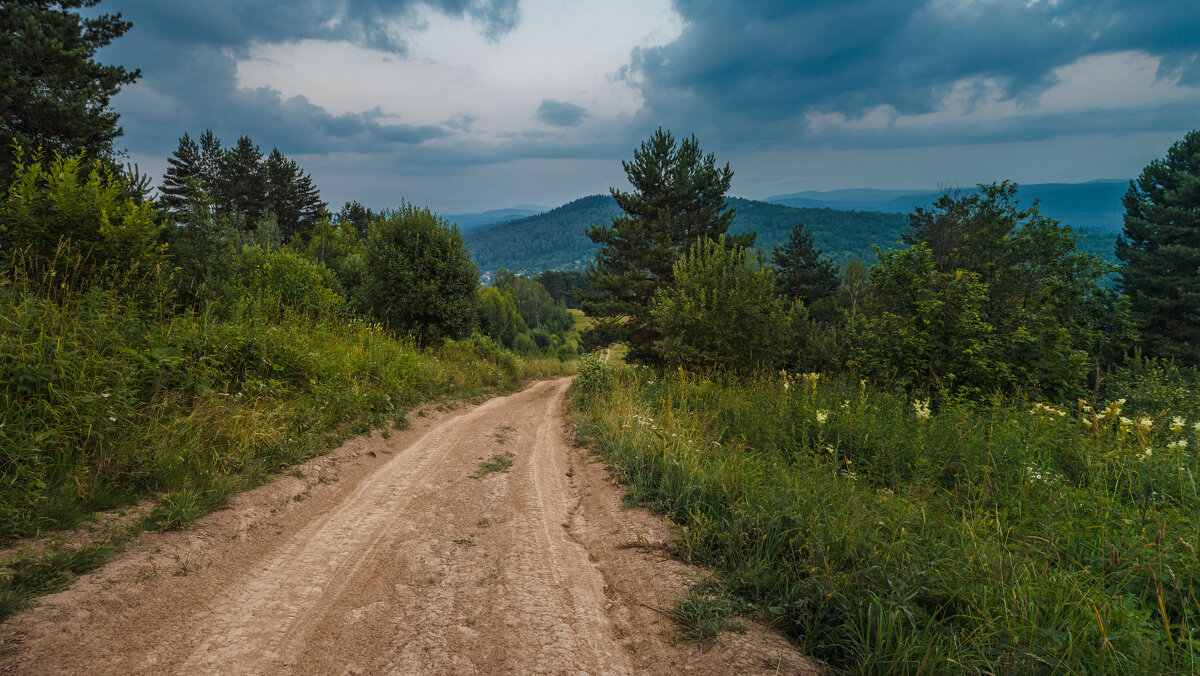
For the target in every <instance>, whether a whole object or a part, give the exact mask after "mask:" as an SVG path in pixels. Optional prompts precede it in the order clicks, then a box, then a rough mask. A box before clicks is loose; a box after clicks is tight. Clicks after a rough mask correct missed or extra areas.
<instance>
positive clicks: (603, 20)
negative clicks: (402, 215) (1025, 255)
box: [96, 0, 1200, 213]
mask: <svg viewBox="0 0 1200 676" xmlns="http://www.w3.org/2000/svg"><path fill="white" fill-rule="evenodd" d="M96 10H97V11H100V12H110V13H111V12H120V13H122V14H123V16H124V18H126V19H127V20H129V21H131V22H132V23H133V28H132V29H131V30H130V31H129V32H128V33H126V35H125V36H124V37H121V38H119V39H118V40H117V41H116V42H114V43H113V44H112V45H111V46H110V47H108V48H107V49H105V50H104V51H103V52H102V53H101V55H100V58H101V60H103V61H106V62H112V63H120V64H122V65H125V66H127V67H131V68H135V67H136V68H141V70H142V79H141V80H140V81H139V82H137V83H136V84H134V85H131V86H128V87H126V88H125V89H124V90H123V91H122V92H121V93H120V94H119V95H118V96H117V97H116V98H115V99H114V100H113V105H114V107H115V108H116V109H117V111H118V112H119V113H120V114H121V124H122V126H123V127H124V129H125V135H124V137H123V138H122V139H120V140H119V144H120V145H121V146H123V147H125V148H127V149H128V151H129V154H130V157H131V159H133V160H134V161H136V162H138V163H139V164H140V166H141V167H142V169H143V170H148V171H149V172H150V173H151V174H153V175H155V176H158V175H159V174H160V173H161V171H162V170H163V169H164V168H165V161H166V157H167V156H168V155H169V154H170V153H171V152H172V151H173V150H174V149H175V147H176V146H177V145H178V139H179V137H180V136H181V135H182V134H183V133H184V132H188V133H189V134H191V135H192V136H193V137H197V136H199V135H200V133H201V132H203V131H204V130H205V129H212V130H213V131H214V132H215V133H216V134H217V136H218V137H220V138H221V139H222V140H223V141H225V142H226V143H227V144H228V143H232V142H233V141H235V140H236V139H237V137H238V136H240V135H243V134H248V135H249V136H250V137H251V138H252V139H254V141H255V142H256V143H258V144H259V145H260V146H261V147H262V149H263V150H264V152H268V151H270V149H271V148H272V147H278V148H279V149H280V150H281V151H282V152H283V153H284V154H286V155H288V156H291V157H293V158H295V159H296V160H297V161H298V162H299V163H300V164H301V166H303V167H304V168H305V169H306V170H307V171H309V172H311V173H312V174H313V176H314V178H315V179H316V181H317V184H318V186H319V187H320V188H321V190H322V195H323V197H324V198H325V199H326V200H327V201H329V202H330V204H331V207H332V208H333V209H334V210H336V209H337V208H338V207H339V206H340V205H341V203H342V202H344V201H346V200H350V199H357V200H359V201H361V202H363V203H365V204H367V205H369V206H372V207H377V208H378V207H388V206H395V205H397V204H398V203H399V202H400V200H401V199H405V200H408V201H410V202H414V203H416V204H420V205H429V206H431V207H433V208H434V209H435V210H437V211H440V212H442V213H459V212H467V211H478V210H483V209H488V208H496V207H505V206H513V205H518V204H542V205H549V206H556V205H558V204H561V203H564V202H566V201H569V200H572V199H575V198H577V197H581V196H583V195H588V194H595V193H600V192H606V191H607V189H608V187H609V186H617V187H620V188H625V187H627V184H626V183H625V180H624V173H623V172H622V169H621V164H620V161H621V160H623V159H629V158H630V157H631V156H632V153H633V149H634V148H635V147H636V146H637V144H638V143H639V142H640V141H641V140H642V139H644V138H645V137H646V136H648V135H649V134H650V133H651V132H653V130H654V129H655V128H657V127H659V126H662V127H665V128H667V129H670V130H671V131H672V132H674V133H675V134H676V135H677V136H679V135H688V134H695V135H696V136H697V138H698V139H699V141H700V144H701V147H703V148H704V149H705V150H706V151H710V152H713V153H715V154H716V155H717V159H718V161H720V162H722V163H724V162H729V164H730V165H731V167H732V168H733V170H734V183H733V189H732V191H731V192H732V193H733V194H735V195H739V196H745V197H751V198H761V197H766V196H768V195H773V194H778V193H788V192H797V191H801V190H830V189H838V188H861V187H872V188H936V187H939V186H951V185H955V186H961V185H972V184H974V183H977V182H990V181H995V180H1000V179H1005V178H1008V179H1013V180H1017V181H1020V182H1022V183H1038V182H1049V181H1067V182H1076V181H1087V180H1092V179H1098V178H1130V177H1132V176H1134V175H1136V174H1137V173H1138V172H1139V171H1140V170H1141V168H1142V167H1143V166H1144V165H1145V164H1146V163H1147V162H1149V161H1150V160H1152V159H1154V158H1155V157H1159V156H1161V155H1162V154H1163V152H1164V151H1165V150H1166V149H1167V147H1169V146H1170V144H1171V143H1173V142H1174V141H1176V140H1178V139H1179V138H1181V137H1182V136H1183V134H1184V133H1186V132H1187V131H1189V130H1190V129H1193V128H1197V127H1200V2H1197V0H795V1H791V2H769V1H765V0H753V1H745V0H742V1H736V0H724V1H722V0H713V1H707V2H701V1H698V0H675V1H674V2H671V1H669V0H602V1H599V2H598V1H596V0H588V1H575V0H204V1H201V0H104V1H103V2H102V3H101V4H100V5H99V6H98V7H97V8H96Z"/></svg>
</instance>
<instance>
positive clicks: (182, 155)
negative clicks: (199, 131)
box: [159, 132, 202, 216]
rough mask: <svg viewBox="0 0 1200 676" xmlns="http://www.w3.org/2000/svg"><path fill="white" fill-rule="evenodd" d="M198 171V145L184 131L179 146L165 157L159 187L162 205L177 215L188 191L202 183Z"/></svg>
mask: <svg viewBox="0 0 1200 676" xmlns="http://www.w3.org/2000/svg"><path fill="white" fill-rule="evenodd" d="M200 172H201V162H200V146H199V145H198V144H197V143H196V142H195V141H193V140H192V138H191V137H190V136H188V135H187V133H186V132H185V133H184V134H183V136H182V137H180V139H179V147H178V148H176V149H175V152H174V153H172V154H171V156H170V157H168V158H167V173H166V174H164V175H163V181H162V187H160V188H159V192H161V193H162V199H161V204H162V206H163V207H164V208H166V209H167V210H168V211H169V212H171V213H172V214H173V215H176V216H177V215H179V214H180V213H181V212H182V211H183V210H184V208H186V207H187V205H188V199H189V195H190V191H192V190H194V189H195V188H197V187H200V186H201V185H202V179H201V173H200Z"/></svg>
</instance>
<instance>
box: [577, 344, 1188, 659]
mask: <svg viewBox="0 0 1200 676" xmlns="http://www.w3.org/2000/svg"><path fill="white" fill-rule="evenodd" d="M572 400H573V402H574V406H575V408H576V412H577V417H576V419H577V422H578V425H579V430H580V434H581V436H582V437H583V439H584V440H586V441H588V442H590V443H591V444H593V445H594V446H595V447H596V448H597V449H598V450H599V451H600V452H601V453H602V454H603V455H604V456H605V457H606V458H607V459H608V460H609V461H610V462H612V463H613V464H614V466H615V468H616V471H617V473H618V475H619V478H620V479H621V480H623V481H624V482H625V483H626V484H627V486H628V491H629V496H630V499H631V501H633V502H635V503H638V504H642V505H647V506H649V507H651V508H653V509H655V510H657V511H659V512H662V513H664V514H666V515H668V516H669V517H670V519H672V520H673V521H674V522H675V523H676V524H678V526H679V537H678V541H677V542H676V543H675V544H674V548H675V550H676V551H677V552H678V553H679V554H680V555H681V556H683V557H684V558H685V559H688V560H691V561H694V562H697V563H702V564H706V565H709V566H712V567H714V568H716V569H717V570H719V571H720V572H721V574H722V575H723V578H724V582H723V584H724V585H725V587H726V588H727V589H728V590H729V592H730V594H731V595H732V596H733V597H734V598H737V599H744V600H745V602H746V603H747V604H750V605H751V606H752V607H753V609H754V610H755V611H756V612H757V613H759V614H760V615H761V616H763V617H764V618H766V619H768V620H770V621H772V622H773V623H775V624H776V625H777V626H780V627H781V628H782V629H784V630H785V631H786V632H788V633H789V634H790V635H791V636H793V637H794V638H795V639H796V640H797V641H798V642H799V643H800V644H801V645H802V646H803V647H804V648H805V649H806V650H808V651H809V652H810V654H812V655H814V656H815V657H818V658H820V659H822V660H825V661H827V662H828V663H830V664H832V665H834V667H835V668H836V669H838V670H840V671H842V672H843V673H872V674H880V673H886V674H893V673H894V674H918V673H976V674H1000V673H1090V674H1129V673H1196V672H1197V671H1198V670H1200V637H1198V636H1197V633H1196V627H1197V624H1198V623H1200V560H1198V558H1197V550H1198V549H1200V495H1198V494H1197V489H1196V484H1195V476H1196V475H1197V473H1200V462H1198V459H1197V454H1196V452H1195V450H1196V449H1197V447H1198V446H1200V440H1198V439H1197V433H1200V428H1197V427H1196V426H1195V424H1196V415H1197V412H1196V411H1171V410H1165V411H1164V410H1154V411H1147V410H1142V411H1136V413H1135V411H1134V410H1133V407H1134V406H1135V405H1136V404H1137V402H1136V401H1133V402H1130V403H1129V404H1128V406H1125V410H1124V411H1122V410H1121V409H1122V406H1124V404H1123V403H1121V402H1115V401H1114V402H1111V403H1108V402H1081V403H1080V404H1078V405H1075V406H1071V407H1061V408H1060V407H1055V406H1051V405H1045V404H1038V403H1035V402H1025V401H1021V400H1016V399H1012V400H1010V399H995V400H992V401H988V402H984V403H971V402H965V401H954V400H953V399H947V400H944V401H941V402H934V404H933V405H932V406H931V405H929V403H928V402H924V401H922V402H916V403H914V402H913V401H911V400H909V399H907V398H906V397H904V396H903V395H899V394H894V393H890V392H885V391H878V390H876V389H873V388H871V387H869V386H868V385H867V384H866V383H860V382H858V381H853V382H844V381H840V380H836V379H833V380H830V379H828V378H822V377H820V376H817V375H816V374H810V375H809V376H807V377H805V376H764V377H760V378H756V379H750V380H727V381H722V380H720V379H716V380H714V379H711V378H704V377H697V376H691V375H686V374H676V375H672V376H669V377H662V376H661V375H656V374H654V373H653V372H650V371H647V370H643V369H634V368H623V369H615V370H613V369H609V368H608V367H607V366H605V365H604V364H601V363H599V362H597V361H596V360H594V359H590V358H588V359H585V360H584V361H583V362H582V363H581V366H580V375H579V377H578V379H577V381H576V385H575V387H574V390H573V395H572ZM710 606H711V604H708V603H707V602H705V603H696V602H689V603H687V604H684V606H683V607H684V608H686V609H689V610H687V614H690V615H691V616H694V617H696V618H698V619H703V618H705V617H707V616H711V615H713V614H714V613H713V612H712V611H713V609H712V608H711V607H710ZM689 621H690V620H689ZM693 623H694V624H702V623H698V622H693ZM704 631H706V632H708V633H711V632H710V631H709V630H704Z"/></svg>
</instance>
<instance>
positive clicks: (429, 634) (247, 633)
mask: <svg viewBox="0 0 1200 676" xmlns="http://www.w3.org/2000/svg"><path fill="white" fill-rule="evenodd" d="M568 385H569V380H566V379H564V380H559V381H554V382H540V383H535V384H533V385H532V386H530V387H528V388H526V389H525V390H523V391H521V392H519V393H517V394H514V395H511V396H507V397H501V398H496V399H492V400H490V401H488V402H486V403H484V404H482V405H479V406H475V407H468V408H463V409H460V410H458V411H453V412H445V413H436V412H429V415H421V416H411V417H412V419H413V420H414V424H413V426H412V427H411V428H410V429H408V430H405V431H403V432H398V433H395V434H394V435H393V436H392V437H391V438H389V439H384V438H382V437H381V436H379V435H374V436H372V437H363V438H359V439H355V440H353V441H351V442H349V443H348V444H346V445H345V446H343V447H342V448H340V449H338V450H337V451H335V452H333V453H332V454H330V455H327V456H324V457H321V458H317V459H314V460H313V461H310V462H309V463H307V464H306V465H304V466H303V467H302V468H301V470H300V471H298V472H296V476H286V477H284V478H282V479H280V480H278V481H276V482H274V483H272V484H270V485H268V486H264V487H262V488H260V489H257V490H255V491H251V492H249V493H246V494H243V495H242V496H240V497H238V498H237V499H236V500H235V501H234V502H233V504H232V505H231V507H230V508H229V509H226V510H222V511H220V512H218V513H215V514H212V515H210V516H208V517H206V518H204V519H202V520H201V521H200V522H198V523H197V524H196V525H195V526H194V527H192V528H190V529H188V530H187V531H180V532H171V533H154V534H145V535H143V536H141V538H140V539H138V540H137V541H136V542H135V543H133V544H132V545H131V546H130V547H129V548H128V550H127V551H126V552H125V553H123V554H121V555H120V556H118V557H117V558H115V559H114V560H113V561H112V562H110V563H109V564H108V565H106V566H105V567H104V568H102V569H101V570H99V571H98V572H96V573H95V574H92V575H88V576H85V577H83V578H81V579H80V580H78V581H77V582H76V583H75V584H74V585H73V586H72V587H71V588H70V589H68V590H67V591H65V592H62V593H60V594H56V595H54V596H50V597H46V598H45V599H43V601H44V602H46V604H47V605H43V606H40V607H37V608H34V609H32V610H29V611H26V612H24V613H21V614H19V615H17V616H16V617H14V618H12V619H11V620H10V621H8V622H6V623H5V624H3V625H0V670H4V671H9V672H17V673H31V674H33V673H36V674H46V673H87V674H159V673H183V674H273V673H302V674H414V673H454V674H473V673H478V674H503V673H591V674H621V673H684V672H688V673H721V674H726V673H754V672H762V673H780V672H782V673H797V672H809V671H811V670H812V665H811V664H810V663H809V662H808V661H807V660H806V659H805V658H804V657H803V656H802V655H800V654H798V653H797V652H796V651H795V649H794V648H792V647H791V646H790V645H789V644H788V643H787V642H786V641H785V640H784V639H782V638H781V637H779V636H778V635H775V634H773V633H771V632H769V631H766V630H763V629H762V628H759V627H757V626H754V625H753V624H751V623H746V624H747V625H748V631H747V632H746V633H744V634H735V633H726V634H722V636H721V639H720V640H719V641H718V642H717V643H715V644H710V645H707V646H701V645H696V644H689V643H685V642H683V641H681V640H680V639H679V635H678V629H677V627H676V626H675V623H674V622H673V621H672V620H670V619H668V618H667V617H665V616H664V614H663V613H662V612H661V611H662V610H663V609H666V608H669V607H670V606H671V603H672V599H673V598H674V597H676V596H678V595H680V594H681V593H682V592H683V590H684V589H685V586H686V583H687V581H688V580H689V579H695V578H696V577H697V576H698V575H699V574H700V573H699V571H697V570H695V569H690V568H688V567H686V566H684V565H683V564H681V563H679V562H678V561H674V560H671V559H670V558H668V557H667V556H666V555H665V554H664V553H663V550H662V548H661V547H658V546H656V544H661V543H662V542H664V540H666V539H668V538H669V537H670V534H669V531H668V529H667V528H666V527H665V526H664V525H663V524H662V523H661V522H660V521H659V520H658V519H656V518H655V517H653V516H651V515H650V514H648V513H646V512H644V511H642V510H623V509H621V504H620V500H621V494H622V491H621V489H620V488H619V487H617V486H613V485H612V484H611V482H610V481H609V479H608V474H607V472H606V470H605V469H604V468H603V466H602V465H601V464H599V463H598V462H597V461H596V460H595V459H594V458H592V457H590V455H589V454H588V452H587V451H586V450H584V449H579V448H575V447H574V446H572V445H571V444H570V443H568V441H567V435H565V429H564V421H563V402H564V393H565V390H566V389H567V387H568ZM507 461H511V466H509V467H507V469H503V470H501V469H500V467H502V466H503V465H504V464H505V463H506V462H507ZM488 462H491V463H492V464H491V465H489V466H488V467H490V469H494V470H498V471H491V472H489V471H488V467H482V466H481V463H488Z"/></svg>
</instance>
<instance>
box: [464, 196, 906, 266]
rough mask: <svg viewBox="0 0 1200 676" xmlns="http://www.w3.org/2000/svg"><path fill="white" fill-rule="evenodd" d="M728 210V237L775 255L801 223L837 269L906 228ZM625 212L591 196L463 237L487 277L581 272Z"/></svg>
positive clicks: (798, 212)
mask: <svg viewBox="0 0 1200 676" xmlns="http://www.w3.org/2000/svg"><path fill="white" fill-rule="evenodd" d="M729 204H730V206H731V207H733V208H734V210H735V216H734V221H733V226H732V227H731V228H730V232H734V233H738V232H746V231H750V230H753V231H755V232H757V233H758V238H757V242H756V248H758V249H760V250H762V251H766V252H769V251H770V250H771V249H772V248H773V247H774V246H775V245H777V244H782V243H783V242H784V241H785V240H786V239H787V237H788V235H789V234H790V233H791V231H792V228H793V227H795V225H796V223H797V222H798V221H803V222H804V224H805V226H806V227H808V228H809V229H810V230H812V231H813V235H814V237H815V239H816V242H817V246H819V247H822V248H824V249H825V250H826V251H827V252H828V253H829V254H830V255H831V257H832V258H833V259H834V261H835V262H837V263H838V264H839V265H840V264H844V263H845V262H846V261H847V260H850V259H851V258H860V259H862V260H873V259H874V256H875V252H874V246H875V245H876V244H880V245H881V246H884V248H890V247H891V246H893V245H895V244H896V243H897V242H898V241H899V239H900V231H901V229H902V227H903V225H904V224H905V223H906V222H907V218H905V217H904V216H902V215H900V214H886V213H876V212H852V211H838V210H834V209H827V208H820V209H804V208H795V207H789V206H785V205H779V204H768V203H766V202H759V201H755V200H747V199H741V198H736V197H735V198H731V199H730V200H729ZM620 213H621V209H620V207H618V206H617V202H616V200H614V199H613V198H612V197H611V196H610V195H591V196H588V197H582V198H580V199H577V200H575V201H573V202H570V203H567V204H564V205H562V206H561V207H558V208H555V209H551V210H550V211H547V212H545V213H542V214H537V215H534V216H527V217H525V218H520V219H515V220H511V221H507V222H504V223H498V224H493V225H491V226H487V227H485V228H482V229H480V230H477V231H474V232H470V233H467V234H465V235H464V237H463V239H464V241H465V242H466V245H467V249H468V250H470V251H471V254H472V255H473V256H474V258H475V262H476V264H477V265H478V266H479V269H480V271H481V272H494V271H495V270H497V269H498V268H505V269H508V270H512V271H514V272H524V273H528V274H535V273H537V272H541V271H543V270H582V269H584V268H586V267H587V266H588V264H589V263H591V261H592V259H593V257H595V255H596V250H597V249H598V247H597V246H596V244H594V243H593V242H592V241H591V240H590V239H588V237H587V234H586V231H587V229H588V228H589V227H590V226H592V225H608V224H609V223H611V222H612V219H613V217H614V216H617V215H619V214H620Z"/></svg>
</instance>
